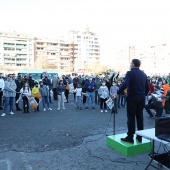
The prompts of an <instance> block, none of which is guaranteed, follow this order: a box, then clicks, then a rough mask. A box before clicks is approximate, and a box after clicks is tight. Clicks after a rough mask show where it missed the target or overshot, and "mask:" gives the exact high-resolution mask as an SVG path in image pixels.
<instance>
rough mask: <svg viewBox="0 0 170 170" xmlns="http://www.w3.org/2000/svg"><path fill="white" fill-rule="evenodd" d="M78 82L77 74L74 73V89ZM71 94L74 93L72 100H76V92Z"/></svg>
mask: <svg viewBox="0 0 170 170" xmlns="http://www.w3.org/2000/svg"><path fill="white" fill-rule="evenodd" d="M78 84H80V80H79V78H78V75H77V74H76V75H75V77H74V78H73V86H74V89H76V87H77V85H78ZM73 94H74V101H76V93H75V92H74V93H73Z"/></svg>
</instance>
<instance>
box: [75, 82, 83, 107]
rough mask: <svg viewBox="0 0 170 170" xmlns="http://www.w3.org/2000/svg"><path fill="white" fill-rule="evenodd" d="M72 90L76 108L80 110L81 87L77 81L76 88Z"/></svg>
mask: <svg viewBox="0 0 170 170" xmlns="http://www.w3.org/2000/svg"><path fill="white" fill-rule="evenodd" d="M74 92H75V93H76V105H77V108H78V109H79V108H80V110H82V101H81V100H82V94H81V93H82V87H81V86H80V84H79V83H78V84H77V87H76V89H75V90H74Z"/></svg>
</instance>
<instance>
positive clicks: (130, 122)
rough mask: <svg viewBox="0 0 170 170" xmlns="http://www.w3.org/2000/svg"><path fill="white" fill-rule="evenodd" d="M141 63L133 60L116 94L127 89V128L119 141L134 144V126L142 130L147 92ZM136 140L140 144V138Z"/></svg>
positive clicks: (146, 82)
mask: <svg viewBox="0 0 170 170" xmlns="http://www.w3.org/2000/svg"><path fill="white" fill-rule="evenodd" d="M140 65H141V62H140V60H139V59H133V60H132V61H131V63H130V71H128V72H127V73H126V76H125V80H124V81H123V83H122V85H121V86H120V88H119V90H118V92H117V94H118V95H119V94H121V92H123V91H124V90H125V89H126V88H127V97H126V104H127V107H126V109H127V126H128V132H127V136H126V137H125V138H121V141H124V142H128V143H132V144H133V143H134V139H133V137H134V134H135V124H136V121H137V128H138V130H143V129H144V120H143V109H144V107H145V97H146V96H147V95H148V92H149V84H148V78H147V75H146V74H145V73H144V72H143V71H141V70H140V69H139V67H140ZM136 140H137V141H138V142H142V137H141V136H137V137H136Z"/></svg>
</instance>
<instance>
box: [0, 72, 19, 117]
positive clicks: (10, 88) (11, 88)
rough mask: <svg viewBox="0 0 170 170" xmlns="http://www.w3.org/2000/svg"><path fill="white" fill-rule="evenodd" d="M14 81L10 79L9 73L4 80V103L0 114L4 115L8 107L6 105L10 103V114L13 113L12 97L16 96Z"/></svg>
mask: <svg viewBox="0 0 170 170" xmlns="http://www.w3.org/2000/svg"><path fill="white" fill-rule="evenodd" d="M16 88H17V86H16V83H15V81H14V80H13V79H12V75H11V74H9V75H8V77H7V80H6V81H5V87H4V96H5V105H4V110H3V113H2V115H1V116H6V112H7V109H8V105H10V114H11V115H13V114H14V113H13V107H14V98H15V96H16V91H15V90H16Z"/></svg>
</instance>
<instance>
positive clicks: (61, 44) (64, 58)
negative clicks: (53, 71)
mask: <svg viewBox="0 0 170 170" xmlns="http://www.w3.org/2000/svg"><path fill="white" fill-rule="evenodd" d="M35 51H36V56H35V58H37V57H39V58H42V61H44V60H43V58H47V59H48V61H49V63H51V64H54V65H56V68H57V69H58V70H59V71H65V72H70V71H74V67H75V61H74V58H75V57H76V54H77V44H74V43H72V42H66V41H63V40H50V39H38V38H37V39H36V40H35Z"/></svg>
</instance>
